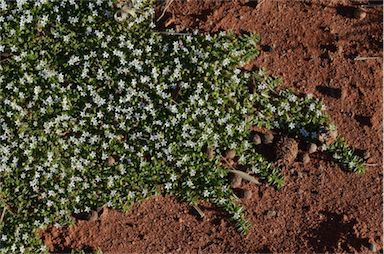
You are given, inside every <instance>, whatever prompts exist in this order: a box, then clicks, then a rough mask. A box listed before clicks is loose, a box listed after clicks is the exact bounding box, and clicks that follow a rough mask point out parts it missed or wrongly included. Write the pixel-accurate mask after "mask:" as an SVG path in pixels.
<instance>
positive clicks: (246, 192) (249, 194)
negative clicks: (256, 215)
mask: <svg viewBox="0 0 384 254" xmlns="http://www.w3.org/2000/svg"><path fill="white" fill-rule="evenodd" d="M251 197H252V191H250V190H244V191H243V198H244V199H245V200H248V199H250V198H251Z"/></svg>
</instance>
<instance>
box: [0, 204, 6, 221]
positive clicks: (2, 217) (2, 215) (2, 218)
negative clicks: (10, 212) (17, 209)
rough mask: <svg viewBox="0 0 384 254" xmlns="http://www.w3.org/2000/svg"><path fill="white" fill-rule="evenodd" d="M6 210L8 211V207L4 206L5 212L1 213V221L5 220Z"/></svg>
mask: <svg viewBox="0 0 384 254" xmlns="http://www.w3.org/2000/svg"><path fill="white" fill-rule="evenodd" d="M6 211H7V207H6V206H4V207H3V212H2V213H1V217H0V223H1V222H3V220H4V216H5V212H6Z"/></svg>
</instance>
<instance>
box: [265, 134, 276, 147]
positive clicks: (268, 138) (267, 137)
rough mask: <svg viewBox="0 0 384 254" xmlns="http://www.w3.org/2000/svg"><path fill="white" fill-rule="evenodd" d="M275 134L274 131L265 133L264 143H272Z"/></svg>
mask: <svg viewBox="0 0 384 254" xmlns="http://www.w3.org/2000/svg"><path fill="white" fill-rule="evenodd" d="M273 138H274V137H273V134H272V133H265V134H264V135H263V143H264V144H271V143H272V142H273Z"/></svg>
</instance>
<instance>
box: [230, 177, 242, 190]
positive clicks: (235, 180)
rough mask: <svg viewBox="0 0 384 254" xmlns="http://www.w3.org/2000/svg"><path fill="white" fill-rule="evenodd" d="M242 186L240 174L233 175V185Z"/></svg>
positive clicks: (235, 186)
mask: <svg viewBox="0 0 384 254" xmlns="http://www.w3.org/2000/svg"><path fill="white" fill-rule="evenodd" d="M240 186H241V177H240V176H238V175H233V177H232V179H231V187H232V188H240Z"/></svg>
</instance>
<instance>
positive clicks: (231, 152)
mask: <svg viewBox="0 0 384 254" xmlns="http://www.w3.org/2000/svg"><path fill="white" fill-rule="evenodd" d="M235 156H236V151H235V150H229V151H227V153H226V154H225V158H226V159H229V160H233V159H234V158H235Z"/></svg>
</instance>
